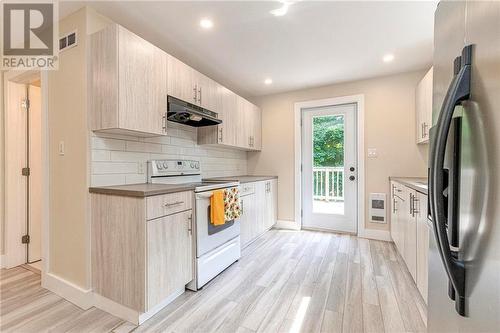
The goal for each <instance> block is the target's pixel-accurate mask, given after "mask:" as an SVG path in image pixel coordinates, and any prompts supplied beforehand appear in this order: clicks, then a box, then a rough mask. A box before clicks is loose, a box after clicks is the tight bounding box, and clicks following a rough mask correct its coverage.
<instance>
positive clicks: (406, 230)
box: [391, 181, 430, 302]
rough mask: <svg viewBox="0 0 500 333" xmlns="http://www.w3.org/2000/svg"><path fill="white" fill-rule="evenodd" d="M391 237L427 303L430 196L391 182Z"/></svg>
mask: <svg viewBox="0 0 500 333" xmlns="http://www.w3.org/2000/svg"><path fill="white" fill-rule="evenodd" d="M391 204H392V207H391V208H392V209H391V238H392V240H393V241H394V244H395V245H396V248H397V250H398V252H399V254H400V255H401V257H402V258H403V260H404V262H405V264H406V267H407V268H408V271H409V272H410V274H411V276H412V277H413V280H414V281H415V283H416V285H417V287H418V289H419V291H420V293H421V295H422V297H423V298H424V300H425V301H426V302H427V284H428V281H427V279H428V267H427V258H428V252H429V234H430V230H429V224H428V222H427V195H425V194H423V193H420V192H417V191H415V190H414V189H412V188H410V187H408V186H405V185H403V184H400V183H398V182H396V181H391Z"/></svg>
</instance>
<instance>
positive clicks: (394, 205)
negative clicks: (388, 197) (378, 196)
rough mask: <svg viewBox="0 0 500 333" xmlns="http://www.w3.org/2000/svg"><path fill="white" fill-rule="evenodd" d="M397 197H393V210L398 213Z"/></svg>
mask: <svg viewBox="0 0 500 333" xmlns="http://www.w3.org/2000/svg"><path fill="white" fill-rule="evenodd" d="M396 203H397V201H396V197H394V198H392V212H393V213H396V212H397V211H398V209H397V207H396Z"/></svg>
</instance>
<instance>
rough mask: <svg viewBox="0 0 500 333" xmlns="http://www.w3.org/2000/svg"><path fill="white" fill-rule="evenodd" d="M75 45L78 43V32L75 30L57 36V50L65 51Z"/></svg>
mask: <svg viewBox="0 0 500 333" xmlns="http://www.w3.org/2000/svg"><path fill="white" fill-rule="evenodd" d="M77 45H78V34H77V31H76V30H75V31H72V32H70V33H68V34H67V35H64V36H62V37H61V38H59V52H61V51H65V50H67V49H70V48H72V47H75V46H77Z"/></svg>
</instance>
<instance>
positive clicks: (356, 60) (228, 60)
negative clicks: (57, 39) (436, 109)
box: [59, 1, 436, 97]
mask: <svg viewBox="0 0 500 333" xmlns="http://www.w3.org/2000/svg"><path fill="white" fill-rule="evenodd" d="M84 4H86V5H89V6H91V7H93V8H95V9H96V10H97V11H98V12H100V13H102V14H103V15H105V16H107V17H109V18H111V19H112V20H114V21H115V22H117V23H120V24H122V25H123V26H125V27H127V28H128V29H129V30H131V31H133V32H135V33H137V34H138V35H140V36H142V37H143V38H145V39H147V40H149V41H151V42H152V43H154V44H156V45H157V46H159V47H160V48H162V49H164V50H165V51H167V52H168V53H170V54H172V55H174V56H176V57H178V58H180V59H181V60H183V61H184V62H186V63H187V64H189V65H191V66H192V67H194V68H196V69H197V70H199V71H201V72H203V73H205V74H206V75H208V76H210V77H212V78H213V79H215V80H217V81H218V82H220V83H222V84H224V85H225V86H227V87H229V88H231V89H233V90H235V91H236V92H239V93H241V94H243V95H245V96H247V97H251V96H260V95H267V94H271V93H277V92H283V91H289V90H295V89H301V88H307V87H313V86H320V85H325V84H331V83H338V82H343V81H352V80H357V79H363V78H370V77H376V76H382V75H388V74H394V73H400V72H405V71H412V70H418V69H423V68H425V67H429V66H430V64H431V62H432V44H433V41H432V36H433V20H434V10H435V8H436V1H427V2H425V1H424V2H422V1H419V2H410V1H384V2H373V1H359V2H313V1H301V2H297V3H295V4H293V5H292V6H290V9H289V11H288V14H287V15H285V16H283V17H274V16H272V15H271V14H270V13H269V11H270V10H272V9H276V8H278V7H280V6H281V3H280V2H277V1H265V2H264V1H259V2H249V1H247V2H244V1H217V2H205V1H184V2H167V1H156V2H144V1H138V2H129V1H110V2H107V1H99V2H60V8H59V11H60V14H61V17H64V16H66V15H68V14H69V13H71V12H73V11H75V10H76V9H78V8H80V7H82V6H83V5H84ZM204 17H208V18H210V19H212V20H213V21H214V27H213V28H212V29H211V30H210V31H207V30H203V29H201V28H200V27H199V20H200V19H201V18H204ZM386 53H394V55H395V60H394V61H393V62H392V63H388V64H386V63H384V62H382V57H383V55H384V54H386ZM266 77H271V78H272V79H273V84H272V85H269V86H267V85H264V83H263V81H264V79H265V78H266Z"/></svg>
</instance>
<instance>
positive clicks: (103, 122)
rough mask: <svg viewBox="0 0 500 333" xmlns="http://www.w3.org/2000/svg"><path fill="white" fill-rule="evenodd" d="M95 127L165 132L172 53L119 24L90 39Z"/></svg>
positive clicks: (140, 132) (144, 133) (151, 133)
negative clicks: (169, 62) (168, 62)
mask: <svg viewBox="0 0 500 333" xmlns="http://www.w3.org/2000/svg"><path fill="white" fill-rule="evenodd" d="M90 82H91V85H90V89H89V91H90V102H89V104H90V110H91V111H90V112H91V116H90V117H91V119H90V123H91V129H92V130H94V131H101V132H113V133H123V134H134V135H138V136H157V135H158V136H159V135H165V134H166V126H164V125H165V119H164V116H165V111H166V107H167V96H166V92H167V54H166V53H165V52H163V51H162V50H160V49H159V48H157V47H156V46H154V45H153V44H151V43H149V42H147V41H146V40H144V39H142V38H141V37H139V36H137V35H135V34H133V33H132V32H130V31H128V30H127V29H125V28H123V27H121V26H119V25H116V24H115V25H111V26H109V27H107V28H106V29H103V30H101V31H99V32H97V33H95V34H93V35H92V37H91V39H90Z"/></svg>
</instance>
